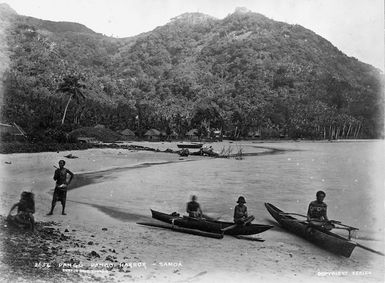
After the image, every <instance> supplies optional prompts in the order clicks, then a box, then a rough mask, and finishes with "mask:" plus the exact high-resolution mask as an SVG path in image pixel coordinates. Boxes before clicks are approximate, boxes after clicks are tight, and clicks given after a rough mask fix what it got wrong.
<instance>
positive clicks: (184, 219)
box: [151, 209, 273, 235]
mask: <svg viewBox="0 0 385 283" xmlns="http://www.w3.org/2000/svg"><path fill="white" fill-rule="evenodd" d="M151 213H152V217H153V218H155V219H157V220H160V221H163V222H166V223H170V224H173V225H175V226H179V227H183V228H189V229H197V230H201V231H205V232H210V233H217V234H222V233H224V234H225V235H254V234H259V233H262V232H264V231H266V230H269V229H271V228H273V226H271V225H263V224H249V225H245V226H235V227H234V228H231V229H229V230H226V231H222V230H221V229H224V228H226V227H229V226H234V223H232V222H223V221H217V220H209V219H199V218H192V217H188V216H179V215H178V214H177V215H175V214H166V213H162V212H159V211H155V210H152V209H151Z"/></svg>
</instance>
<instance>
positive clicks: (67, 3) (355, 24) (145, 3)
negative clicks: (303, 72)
mask: <svg viewBox="0 0 385 283" xmlns="http://www.w3.org/2000/svg"><path fill="white" fill-rule="evenodd" d="M4 2H5V3H8V4H9V5H10V6H11V7H12V8H13V9H14V10H16V12H17V13H18V14H20V15H26V16H31V17H36V18H39V19H44V20H52V21H70V22H78V23H81V24H84V25H86V26H87V27H89V28H91V29H92V30H94V31H95V32H99V33H103V34H105V35H108V36H115V37H127V36H133V35H137V34H139V33H142V32H147V31H150V30H153V29H154V28H156V27H157V26H161V25H164V24H166V23H167V22H169V20H170V19H171V18H173V17H176V16H178V15H180V14H182V13H185V12H201V13H205V14H208V15H211V16H214V17H216V18H218V19H223V18H224V17H226V16H227V15H228V14H230V13H232V12H234V10H235V8H236V7H246V8H248V9H249V10H251V11H253V12H257V13H261V14H263V15H265V16H267V17H269V18H271V19H274V20H277V21H283V22H287V23H290V24H299V25H302V26H304V27H305V28H308V29H311V30H312V31H314V32H316V33H317V34H319V35H321V36H322V37H324V38H326V39H327V40H329V41H330V42H331V43H333V44H334V45H335V46H336V47H337V48H339V49H340V50H341V51H342V52H344V53H345V54H347V55H348V56H353V57H356V58H357V59H359V60H360V61H363V62H365V63H369V64H371V65H373V66H375V67H377V68H380V69H381V70H384V1H383V0H60V1H59V0H0V3H4Z"/></svg>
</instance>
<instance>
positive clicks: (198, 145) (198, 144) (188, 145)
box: [176, 143, 203, 148]
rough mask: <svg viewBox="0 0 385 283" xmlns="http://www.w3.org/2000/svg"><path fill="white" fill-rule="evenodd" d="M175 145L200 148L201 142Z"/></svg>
mask: <svg viewBox="0 0 385 283" xmlns="http://www.w3.org/2000/svg"><path fill="white" fill-rule="evenodd" d="M176 146H177V147H179V148H201V147H202V146H203V143H178V144H177V145H176Z"/></svg>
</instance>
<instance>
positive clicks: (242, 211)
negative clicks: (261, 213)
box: [234, 196, 254, 225]
mask: <svg viewBox="0 0 385 283" xmlns="http://www.w3.org/2000/svg"><path fill="white" fill-rule="evenodd" d="M237 203H238V204H237V205H236V206H235V208H234V223H235V224H240V225H245V224H248V223H250V222H251V221H252V220H253V219H254V216H252V215H250V216H248V214H247V207H246V205H245V203H246V200H245V198H244V197H243V196H240V197H239V198H238V201H237Z"/></svg>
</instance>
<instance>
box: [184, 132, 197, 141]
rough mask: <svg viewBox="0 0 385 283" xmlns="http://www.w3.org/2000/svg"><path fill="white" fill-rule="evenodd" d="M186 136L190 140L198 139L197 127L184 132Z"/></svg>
mask: <svg viewBox="0 0 385 283" xmlns="http://www.w3.org/2000/svg"><path fill="white" fill-rule="evenodd" d="M186 136H187V137H188V138H189V139H190V140H191V141H196V140H198V130H197V129H192V130H190V131H188V132H187V133H186Z"/></svg>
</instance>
